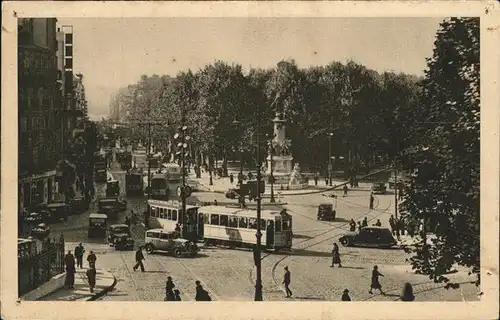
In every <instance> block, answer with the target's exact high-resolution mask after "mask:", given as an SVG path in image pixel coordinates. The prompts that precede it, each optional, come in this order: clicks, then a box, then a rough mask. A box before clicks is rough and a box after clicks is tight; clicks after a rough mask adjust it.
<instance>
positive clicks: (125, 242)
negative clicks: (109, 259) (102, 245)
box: [108, 224, 134, 250]
mask: <svg viewBox="0 0 500 320" xmlns="http://www.w3.org/2000/svg"><path fill="white" fill-rule="evenodd" d="M108 243H109V246H110V247H115V249H117V250H126V249H134V239H132V235H131V233H130V228H129V227H128V226H127V225H126V224H112V225H111V226H110V227H109V229H108Z"/></svg>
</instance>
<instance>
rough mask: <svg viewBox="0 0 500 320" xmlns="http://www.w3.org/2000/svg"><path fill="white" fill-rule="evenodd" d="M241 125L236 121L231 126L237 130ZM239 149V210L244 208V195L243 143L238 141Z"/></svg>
mask: <svg viewBox="0 0 500 320" xmlns="http://www.w3.org/2000/svg"><path fill="white" fill-rule="evenodd" d="M240 125H241V123H240V122H239V121H238V120H234V121H233V126H234V127H235V128H237V129H240ZM239 148H240V173H239V174H238V184H239V185H240V196H239V198H238V202H239V203H240V206H241V208H245V195H244V194H243V192H242V190H243V142H242V141H241V140H240V143H239Z"/></svg>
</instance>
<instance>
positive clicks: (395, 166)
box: [394, 141, 400, 239]
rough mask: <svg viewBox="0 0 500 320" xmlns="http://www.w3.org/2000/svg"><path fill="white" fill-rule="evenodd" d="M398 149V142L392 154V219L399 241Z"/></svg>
mask: <svg viewBox="0 0 500 320" xmlns="http://www.w3.org/2000/svg"><path fill="white" fill-rule="evenodd" d="M398 149H399V142H398V141H396V153H395V154H394V219H395V220H396V224H397V227H396V236H397V237H398V239H399V226H400V223H399V220H398V187H399V181H398V168H397V165H398V164H397V154H398Z"/></svg>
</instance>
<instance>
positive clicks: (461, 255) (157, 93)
mask: <svg viewBox="0 0 500 320" xmlns="http://www.w3.org/2000/svg"><path fill="white" fill-rule="evenodd" d="M427 61H428V62H427V63H428V70H427V71H426V73H425V77H424V78H422V79H420V78H417V77H415V76H411V75H406V74H394V73H391V72H385V73H382V74H380V73H377V72H375V71H373V70H370V69H368V68H366V67H364V66H362V65H360V64H357V63H355V62H349V63H347V64H342V63H338V62H333V63H331V64H329V65H327V66H322V67H312V68H308V69H300V68H298V67H297V65H296V64H295V63H294V62H293V61H281V62H279V63H278V64H277V66H276V68H274V69H268V70H262V69H251V70H250V71H249V72H248V73H244V72H243V70H242V67H241V66H240V65H229V64H226V63H224V62H221V61H217V62H215V63H213V64H210V65H207V66H205V67H204V68H203V69H201V70H199V71H197V72H192V71H187V72H181V73H180V74H178V75H177V77H176V78H171V77H168V76H163V77H159V76H156V75H154V76H152V77H147V76H143V77H142V78H141V80H140V81H139V82H138V83H137V84H135V85H132V86H129V88H128V90H125V91H126V92H125V93H123V90H122V93H121V94H122V96H121V97H119V98H118V100H120V99H122V100H126V101H128V103H124V104H123V105H125V108H126V111H127V114H128V120H130V121H131V123H132V124H133V125H136V126H137V128H136V129H137V130H138V129H139V126H140V125H141V124H143V123H146V122H148V121H156V122H157V121H159V122H161V123H163V124H165V125H161V126H154V127H153V133H152V136H153V140H156V141H157V143H161V142H163V141H169V139H168V137H172V136H173V134H174V133H175V132H177V131H178V130H179V127H181V126H184V125H185V126H187V127H188V131H189V132H190V135H191V136H192V138H193V141H192V146H193V148H192V150H193V151H192V153H193V156H194V155H196V156H195V157H194V158H196V159H198V161H199V159H200V158H201V157H200V155H201V154H204V155H209V158H210V159H211V161H210V163H213V160H214V159H215V158H219V159H223V160H224V161H223V162H224V163H226V162H227V159H228V157H231V156H232V155H233V156H234V153H236V152H238V151H239V149H240V148H242V149H243V150H244V151H245V152H246V159H247V161H252V160H254V159H252V156H253V155H254V154H255V152H254V151H255V143H254V141H255V137H256V135H257V133H258V132H259V133H260V135H261V139H263V140H266V139H269V137H271V135H272V119H273V118H274V117H275V116H276V115H277V114H279V115H281V116H282V117H283V119H284V120H286V122H287V128H288V129H287V131H288V135H289V138H291V140H292V147H291V149H292V154H293V157H294V161H295V162H299V163H300V164H301V166H302V167H304V166H306V167H310V168H311V167H312V168H314V169H318V168H324V166H325V164H327V162H328V149H329V138H328V136H329V135H328V134H329V133H332V134H333V139H332V147H333V148H332V149H333V154H334V155H336V156H344V157H345V158H346V159H349V160H352V161H351V162H352V164H353V166H354V167H357V168H359V167H360V166H363V165H364V166H368V167H370V166H374V165H376V164H377V161H382V162H383V163H388V162H390V163H393V161H396V163H397V165H398V166H400V167H401V168H402V169H404V170H408V171H409V172H411V173H412V181H411V183H410V187H409V189H408V192H407V193H406V195H405V202H404V205H402V207H401V210H402V211H403V212H406V213H407V214H409V215H410V216H412V217H414V218H415V219H418V220H426V219H432V220H433V221H437V225H438V226H439V228H436V230H434V231H435V233H436V235H437V240H436V242H435V243H434V244H433V245H430V246H429V245H422V246H419V247H418V248H417V249H416V250H417V251H416V255H415V257H414V260H413V265H414V267H415V268H417V269H419V270H421V271H425V272H426V273H427V274H430V275H431V277H432V278H434V279H438V280H445V278H442V275H443V273H444V272H445V271H446V270H449V269H450V268H451V266H452V265H453V264H454V263H459V264H463V265H466V266H469V267H471V268H472V272H474V273H476V274H478V273H479V20H478V19H462V18H460V19H459V18H453V19H448V20H445V21H443V23H442V24H441V26H440V29H439V30H438V33H437V36H436V41H435V48H434V52H433V56H432V57H430V58H428V60H427ZM235 120H237V123H238V125H234V123H235ZM258 129H259V130H258ZM261 141H262V140H261ZM167 145H168V144H166V145H165V147H167ZM261 148H262V152H263V153H261V154H264V155H265V153H266V152H267V149H266V144H265V143H263V144H262V145H261ZM262 158H263V157H262ZM261 160H262V159H261ZM424 222H425V221H424ZM423 236H424V238H425V236H426V235H425V233H424V234H423Z"/></svg>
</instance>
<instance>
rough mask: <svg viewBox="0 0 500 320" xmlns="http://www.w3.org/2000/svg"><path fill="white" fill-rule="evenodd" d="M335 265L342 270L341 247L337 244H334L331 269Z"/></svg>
mask: <svg viewBox="0 0 500 320" xmlns="http://www.w3.org/2000/svg"><path fill="white" fill-rule="evenodd" d="M335 264H338V265H339V268H342V262H341V261H340V253H339V246H338V245H337V244H336V243H334V244H333V249H332V265H331V267H332V268H333V267H334V266H335Z"/></svg>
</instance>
